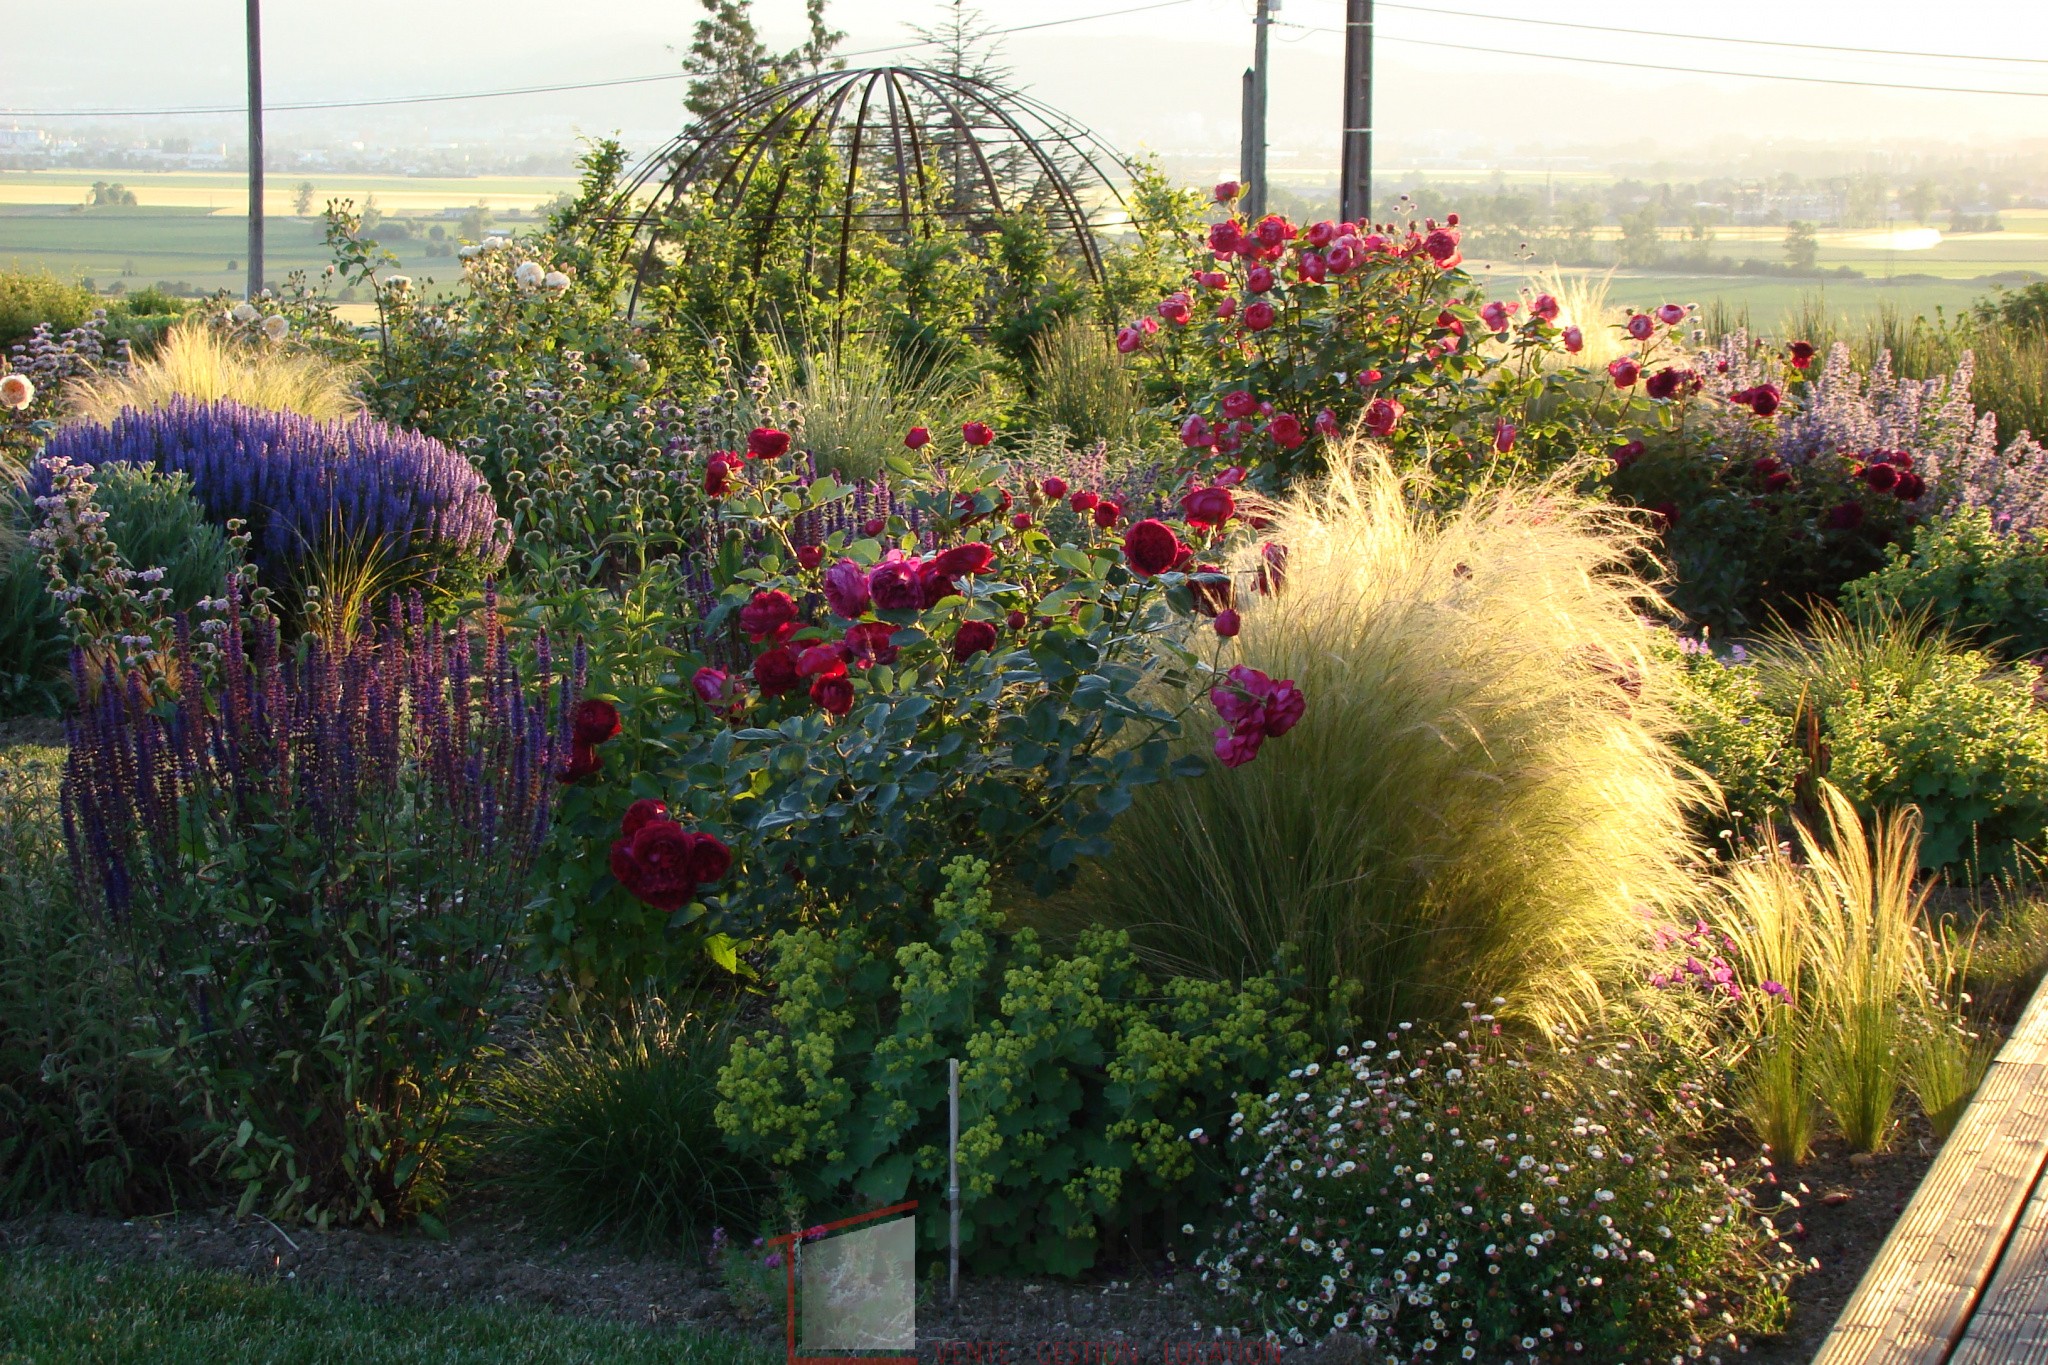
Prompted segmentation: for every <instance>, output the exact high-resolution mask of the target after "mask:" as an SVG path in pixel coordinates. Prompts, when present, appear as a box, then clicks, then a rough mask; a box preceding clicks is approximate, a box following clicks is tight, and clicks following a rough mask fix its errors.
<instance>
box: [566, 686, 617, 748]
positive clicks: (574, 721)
mask: <svg viewBox="0 0 2048 1365" xmlns="http://www.w3.org/2000/svg"><path fill="white" fill-rule="evenodd" d="M570 726H571V730H570V735H571V742H572V743H575V744H602V743H604V742H605V741H606V740H608V739H610V738H611V737H612V736H614V735H616V734H618V732H619V708H618V707H616V706H613V705H612V704H611V703H610V702H608V701H603V700H600V699H599V698H597V697H585V698H584V699H583V700H582V701H579V702H577V703H576V710H575V711H574V712H573V713H571V720H570Z"/></svg>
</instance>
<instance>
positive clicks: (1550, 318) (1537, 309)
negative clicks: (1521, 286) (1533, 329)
mask: <svg viewBox="0 0 2048 1365" xmlns="http://www.w3.org/2000/svg"><path fill="white" fill-rule="evenodd" d="M1563 311H1564V309H1563V308H1562V307H1561V306H1559V304H1558V302H1557V299H1556V298H1555V297H1554V296H1553V295H1550V294H1538V295H1537V296H1536V297H1535V299H1534V300H1533V301H1531V302H1530V304H1529V315H1530V316H1531V317H1536V318H1541V319H1542V320H1543V321H1545V322H1556V321H1557V315H1558V314H1559V313H1562V312H1563Z"/></svg>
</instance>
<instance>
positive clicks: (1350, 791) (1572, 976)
mask: <svg viewBox="0 0 2048 1365" xmlns="http://www.w3.org/2000/svg"><path fill="white" fill-rule="evenodd" d="M1421 492H1422V490H1419V489H1418V488H1417V487H1416V486H1415V485H1414V483H1413V482H1412V481H1404V479H1403V478H1402V477H1400V476H1398V475H1396V474H1395V473H1394V472H1393V471H1392V470H1391V469H1390V468H1389V467H1388V466H1387V465H1386V464H1385V463H1384V462H1382V461H1381V460H1379V459H1377V458H1376V457H1372V456H1368V455H1363V454H1357V453H1354V454H1353V455H1352V457H1351V458H1350V459H1349V460H1348V461H1341V462H1339V463H1338V464H1337V465H1336V466H1335V468H1334V469H1333V471H1332V473H1331V475H1330V477H1329V479H1328V481H1327V482H1325V483H1322V484H1320V485H1318V486H1316V487H1314V488H1312V489H1309V490H1307V491H1304V492H1301V493H1299V494H1297V495H1295V497H1294V498H1293V499H1292V500H1291V501H1290V502H1288V503H1286V504H1284V505H1282V506H1280V507H1278V508H1277V509H1274V510H1273V511H1272V512H1271V517H1272V524H1271V526H1270V527H1268V528H1267V529H1266V530H1265V531H1264V533H1263V534H1264V535H1266V536H1267V537H1269V538H1270V539H1269V540H1268V541H1267V542H1266V544H1265V546H1263V547H1262V546H1260V545H1258V544H1250V545H1247V546H1245V547H1244V548H1243V549H1242V550H1241V551H1240V552H1239V553H1238V554H1237V556H1236V557H1235V559H1234V560H1233V561H1232V564H1231V568H1232V570H1233V576H1234V580H1235V582H1234V598H1235V601H1236V608H1235V612H1234V614H1233V613H1232V612H1224V613H1222V614H1220V615H1218V617H1217V624H1218V625H1219V626H1225V625H1226V623H1227V625H1228V626H1231V627H1235V628H1236V629H1237V631H1238V633H1237V634H1236V636H1235V638H1234V639H1232V640H1229V641H1228V642H1226V643H1225V644H1224V645H1222V646H1221V647H1220V653H1219V655H1218V660H1217V667H1218V669H1219V670H1221V669H1224V668H1226V667H1229V666H1232V665H1245V666H1250V667H1252V668H1255V669H1257V670H1259V671H1261V672H1263V673H1264V674H1266V675H1268V676H1270V677H1273V678H1285V679H1288V680H1292V681H1293V682H1294V683H1295V684H1296V685H1298V687H1299V689H1300V691H1301V693H1302V694H1304V695H1305V696H1306V698H1307V706H1306V710H1305V712H1304V714H1303V715H1302V716H1301V718H1300V720H1299V723H1298V725H1297V726H1296V727H1295V728H1294V730H1293V733H1292V734H1291V735H1290V737H1289V738H1288V740H1287V742H1286V743H1284V744H1279V745H1267V746H1266V749H1265V752H1264V754H1263V755H1262V756H1261V757H1260V759H1259V761H1258V762H1256V763H1253V764H1249V765H1246V766H1243V767H1230V766H1227V765H1228V764H1229V762H1230V758H1231V757H1232V755H1229V754H1222V751H1221V750H1220V749H1219V751H1218V752H1219V754H1221V755H1222V757H1223V759H1224V763H1225V765H1226V766H1225V768H1224V769H1223V770H1222V771H1214V772H1211V773H1210V774H1208V775H1207V776H1204V777H1200V778H1196V779H1192V780H1184V781H1177V782H1173V783H1170V784H1165V785H1161V786H1157V787H1148V788H1144V789H1141V790H1139V791H1138V792H1136V793H1135V794H1134V795H1135V799H1134V801H1133V803H1132V806H1131V809H1130V810H1128V811H1127V812H1126V813H1125V814H1123V815H1122V816H1120V817H1119V818H1118V820H1117V822H1116V824H1115V825H1114V826H1113V827H1112V829H1111V833H1110V838H1111V840H1112V842H1113V844H1114V846H1115V851H1114V855H1113V856H1112V857H1110V858H1107V859H1104V860H1103V861H1102V862H1101V863H1100V864H1099V865H1098V866H1097V867H1096V868H1095V869H1094V870H1093V872H1092V873H1091V874H1090V875H1089V876H1088V877H1086V878H1084V880H1083V882H1082V884H1081V885H1080V886H1079V887H1077V888H1076V890H1075V891H1074V892H1073V893H1071V894H1070V895H1068V896H1066V897H1065V898H1063V899H1061V900H1059V901H1056V902H1053V903H1050V904H1049V905H1048V906H1047V907H1045V909H1044V914H1045V915H1046V916H1047V917H1048V918H1049V919H1050V920H1051V922H1053V923H1054V924H1056V925H1058V926H1060V927H1062V928H1066V929H1069V930H1074V929H1079V928H1081V927H1083V926H1086V925H1089V924H1101V925H1104V926H1107V927H1111V928H1115V929H1121V930H1126V931H1128V932H1129V933H1130V934H1131V936H1132V942H1133V945H1134V946H1135V947H1136V948H1137V949H1138V951H1139V952H1140V954H1141V955H1142V956H1143V957H1144V958H1145V959H1146V960H1147V961H1148V962H1149V963H1151V964H1152V965H1153V966H1154V967H1156V968H1160V969H1164V970H1173V971H1184V972H1189V973H1193V974H1197V975H1202V976H1209V977H1222V978H1235V977H1241V976H1245V975H1250V974H1255V973H1258V972H1261V971H1265V970H1267V969H1268V968H1269V967H1270V966H1271V965H1272V964H1273V963H1275V962H1276V961H1280V960H1283V959H1286V960H1291V961H1292V962H1293V964H1294V967H1295V969H1296V970H1297V971H1299V972H1300V973H1301V974H1302V975H1303V977H1304V979H1305V980H1306V982H1307V983H1308V985H1309V988H1310V989H1311V991H1312V992H1313V993H1315V994H1317V995H1319V996H1321V995H1327V994H1329V993H1330V992H1331V991H1332V990H1333V988H1335V987H1336V986H1337V984H1338V983H1340V982H1342V983H1350V984H1348V985H1347V986H1346V987H1345V990H1346V991H1347V992H1349V991H1355V994H1354V995H1352V997H1351V1002H1350V1008H1352V1009H1353V1010H1355V1011H1356V1012H1357V1016H1358V1017H1361V1018H1363V1019H1364V1020H1366V1021H1368V1022H1372V1023H1386V1022H1391V1021H1392V1020H1395V1019H1400V1018H1422V1019H1430V1018H1435V1019H1443V1018H1446V1017H1449V1016H1450V1015H1453V1014H1455V1011H1456V1005H1457V1002H1458V1001H1460V1000H1462V999H1466V998H1469V997H1473V996H1481V995H1485V994H1490V993H1492V992H1495V991H1498V992H1501V993H1503V994H1507V995H1509V996H1510V997H1511V998H1513V999H1514V1000H1515V1001H1516V1004H1515V1007H1514V1008H1515V1009H1516V1011H1517V1012H1518V1013H1520V1014H1523V1015H1525V1016H1527V1017H1528V1018H1529V1019H1531V1020H1533V1021H1535V1022H1536V1023H1538V1024H1540V1025H1542V1026H1544V1027H1550V1028H1561V1027H1565V1026H1567V1025H1569V1024H1571V1023H1572V1022H1573V1021H1576V1020H1580V1019H1582V1018H1584V1017H1586V1015H1587V1014H1588V1012H1589V1011H1590V1010H1591V1009H1592V1008H1593V1007H1594V1005H1595V1003H1596V1002H1597V1001H1598V1000H1599V999H1600V996H1601V989H1602V983H1603V982H1605V981H1611V980H1614V979H1616V975H1615V974H1616V973H1617V972H1619V971H1621V970H1622V969H1623V964H1624V963H1625V962H1626V961H1627V960H1628V959H1629V958H1630V957H1631V956H1632V954H1633V953H1634V952H1635V951H1636V948H1635V947H1634V945H1637V944H1639V943H1640V940H1641V923H1642V911H1641V908H1640V907H1642V906H1644V905H1660V904H1673V903H1679V902H1682V901H1684V900H1685V899H1686V897H1687V896H1688V895H1689V894H1691V886H1690V881H1689V879H1688V877H1687V876H1686V874H1685V872H1684V870H1683V863H1684V859H1685V856H1686V850H1687V841H1686V837H1685V810H1686V807H1687V803H1688V801H1689V800H1690V799H1691V798H1692V797H1693V795H1694V788H1693V786H1692V784H1691V783H1690V782H1689V781H1688V780H1687V779H1686V778H1685V777H1683V776H1682V775H1681V769H1680V765H1679V764H1677V763H1676V762H1674V760H1673V758H1672V755H1671V753H1670V750H1669V749H1668V747H1667V745H1666V737H1667V735H1668V733H1669V730H1670V728H1671V722H1670V719H1669V713H1668V710H1667V705H1666V702H1665V699H1664V698H1663V696H1662V695H1661V690H1660V688H1659V686H1658V685H1657V683H1656V681H1655V679H1654V678H1653V677H1652V676H1651V675H1650V674H1649V673H1648V671H1647V670H1646V669H1645V668H1644V667H1643V665H1642V661H1641V659H1640V658H1639V656H1638V650H1639V648H1640V642H1641V638H1642V634H1643V632H1642V628H1641V626H1640V624H1639V622H1638V618H1637V612H1638V610H1639V609H1640V608H1641V606H1642V604H1644V603H1645V602H1648V601H1652V600H1654V594H1653V593H1652V592H1651V590H1650V589H1649V587H1648V586H1647V585H1645V584H1644V583H1643V582H1642V580H1641V579H1639V578H1637V577H1635V576H1634V575H1632V574H1631V573H1630V572H1629V570H1628V569H1627V567H1626V565H1627V564H1628V563H1629V562H1630V556H1631V555H1632V554H1633V552H1634V551H1635V550H1636V548H1637V547H1638V545H1639V543H1640V541H1641V538H1642V532H1641V530H1640V529H1639V528H1638V526H1637V525H1636V524H1635V523H1633V522H1631V521H1629V520H1628V519H1627V516H1626V514H1624V513H1620V512H1617V511H1616V510H1614V509H1612V508H1607V507H1603V506H1600V505H1597V504H1592V503H1588V502H1584V501H1581V500H1578V499H1576V498H1574V497H1573V496H1571V495H1570V494H1569V493H1567V492H1565V491H1564V490H1562V489H1561V488H1560V487H1558V486H1555V485H1546V486H1510V487H1492V488H1487V489H1483V490H1481V491H1480V492H1478V493H1476V494H1475V495H1474V496H1473V497H1471V498H1470V499H1469V500H1467V501H1465V502H1464V503H1462V504H1461V505H1459V506H1458V507H1456V508H1454V509H1452V510H1450V511H1448V512H1445V513H1442V514H1436V513H1433V512H1430V511H1427V510H1424V509H1423V507H1422V498H1421V496H1419V494H1420V493H1421ZM1281 547H1284V552H1283V551H1282V549H1281ZM1262 587H1263V588H1264V589H1266V591H1261V590H1260V589H1261V588H1262ZM1218 738H1219V742H1222V741H1227V740H1229V739H1231V738H1232V736H1231V735H1230V734H1229V733H1226V732H1219V736H1218ZM1181 747H1182V748H1184V749H1190V750H1192V749H1207V748H1209V747H1210V745H1209V740H1208V737H1207V736H1206V735H1202V736H1189V737H1188V738H1186V739H1184V740H1183V741H1182V742H1181Z"/></svg>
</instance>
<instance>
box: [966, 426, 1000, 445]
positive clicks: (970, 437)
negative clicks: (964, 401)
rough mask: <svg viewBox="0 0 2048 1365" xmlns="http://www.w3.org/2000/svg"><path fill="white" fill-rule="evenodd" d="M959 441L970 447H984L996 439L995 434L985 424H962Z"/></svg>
mask: <svg viewBox="0 0 2048 1365" xmlns="http://www.w3.org/2000/svg"><path fill="white" fill-rule="evenodd" d="M960 439H961V440H963V441H965V442H967V444H969V445H971V446H977V447H979V446H985V445H988V444H989V443H990V442H992V441H994V440H995V439H996V434H995V432H994V430H993V429H991V428H990V426H989V424H988V423H986V422H962V423H961V424H960Z"/></svg>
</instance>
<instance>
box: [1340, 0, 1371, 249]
mask: <svg viewBox="0 0 2048 1365" xmlns="http://www.w3.org/2000/svg"><path fill="white" fill-rule="evenodd" d="M1344 3H1345V15H1344V166H1343V173H1342V175H1341V176H1340V177H1339V179H1340V181H1341V182H1342V191H1341V194H1340V196H1339V198H1340V204H1339V207H1340V210H1341V216H1342V217H1343V219H1344V221H1345V222H1347V223H1359V224H1364V223H1366V222H1369V221H1370V220H1371V218H1372V0H1344Z"/></svg>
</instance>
